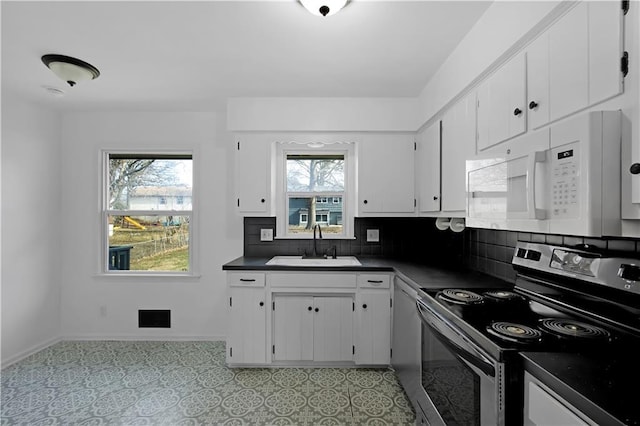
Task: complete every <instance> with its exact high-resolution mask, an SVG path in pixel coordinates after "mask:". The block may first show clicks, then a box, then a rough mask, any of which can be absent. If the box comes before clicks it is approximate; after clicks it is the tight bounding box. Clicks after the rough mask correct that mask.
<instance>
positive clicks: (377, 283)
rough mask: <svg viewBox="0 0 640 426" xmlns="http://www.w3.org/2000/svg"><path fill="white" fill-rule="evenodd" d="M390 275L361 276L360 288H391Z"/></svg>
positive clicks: (359, 280) (359, 276)
mask: <svg viewBox="0 0 640 426" xmlns="http://www.w3.org/2000/svg"><path fill="white" fill-rule="evenodd" d="M389 282H390V279H389V275H386V274H385V275H380V274H360V275H358V287H359V288H389Z"/></svg>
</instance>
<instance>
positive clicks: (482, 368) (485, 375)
mask: <svg viewBox="0 0 640 426" xmlns="http://www.w3.org/2000/svg"><path fill="white" fill-rule="evenodd" d="M417 307H418V312H419V313H420V317H421V319H422V371H421V389H420V394H419V395H418V398H417V401H418V405H419V408H420V409H421V410H422V413H418V416H419V417H420V416H421V415H422V416H423V417H424V418H425V420H426V424H429V425H461V426H463V425H492V426H494V425H504V424H505V413H504V405H503V403H504V398H503V395H502V392H503V390H504V376H503V374H504V368H503V366H502V364H500V363H499V362H498V361H496V360H493V359H492V358H491V357H490V356H489V355H488V354H486V352H485V351H483V350H482V349H481V348H480V347H478V346H477V345H475V344H474V343H473V342H471V340H469V338H468V337H466V336H465V334H463V333H462V331H460V330H459V329H458V328H457V327H456V326H455V325H454V324H452V323H451V322H450V321H449V320H447V319H446V318H444V317H443V316H442V315H440V314H439V313H437V312H436V311H435V310H434V309H433V308H432V307H431V306H429V304H428V302H425V301H423V300H421V299H418V302H417Z"/></svg>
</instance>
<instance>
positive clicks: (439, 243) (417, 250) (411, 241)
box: [244, 217, 464, 265]
mask: <svg viewBox="0 0 640 426" xmlns="http://www.w3.org/2000/svg"><path fill="white" fill-rule="evenodd" d="M262 228H271V229H273V230H274V233H275V229H276V220H275V218H273V217H247V218H245V220H244V255H245V256H258V257H271V256H275V255H298V254H303V253H304V251H305V250H306V251H307V252H310V251H311V250H312V248H313V242H312V240H309V239H305V240H299V239H275V240H273V241H260V229H262ZM367 229H377V230H378V231H379V241H377V242H367V238H366V236H367ZM354 231H355V238H354V239H349V240H332V239H330V238H324V239H322V240H319V241H318V250H319V251H321V252H325V251H326V250H328V249H330V248H331V247H332V246H336V250H337V254H338V255H339V256H379V257H390V258H396V259H397V258H402V259H407V260H414V261H418V262H425V263H430V262H433V263H438V264H449V265H455V264H457V265H459V264H460V262H462V259H463V248H464V236H463V233H457V234H456V233H454V232H452V231H439V230H438V229H437V228H436V227H435V219H433V218H356V219H355V229H354Z"/></svg>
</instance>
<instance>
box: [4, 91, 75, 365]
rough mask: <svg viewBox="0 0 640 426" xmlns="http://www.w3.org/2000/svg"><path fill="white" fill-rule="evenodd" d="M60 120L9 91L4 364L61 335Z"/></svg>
mask: <svg viewBox="0 0 640 426" xmlns="http://www.w3.org/2000/svg"><path fill="white" fill-rule="evenodd" d="M60 195H61V186H60V120H59V116H58V115H57V114H54V113H52V112H48V111H46V110H43V109H40V108H38V107H35V106H33V105H29V104H27V103H24V102H21V101H17V100H15V99H13V98H12V97H10V96H9V95H6V92H5V93H3V98H2V356H1V358H2V365H3V366H5V365H7V364H9V363H11V362H13V361H14V360H16V359H18V358H20V357H22V356H23V355H25V354H28V353H30V352H32V351H33V350H35V349H39V348H41V347H44V346H46V345H47V344H49V343H51V342H52V341H54V340H56V339H57V338H58V337H59V335H60V327H59V324H60V321H59V315H60V267H59V261H60V259H61V257H62V253H63V252H62V251H61V246H62V245H61V240H62V237H63V235H62V234H61V232H59V230H60V219H61V217H60Z"/></svg>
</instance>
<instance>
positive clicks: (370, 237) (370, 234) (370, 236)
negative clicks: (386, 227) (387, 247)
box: [367, 229, 380, 243]
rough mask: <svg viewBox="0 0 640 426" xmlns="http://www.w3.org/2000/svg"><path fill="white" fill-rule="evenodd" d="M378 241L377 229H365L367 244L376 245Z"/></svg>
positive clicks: (378, 232) (378, 233)
mask: <svg viewBox="0 0 640 426" xmlns="http://www.w3.org/2000/svg"><path fill="white" fill-rule="evenodd" d="M379 241H380V230H378V229H367V242H368V243H377V242H379Z"/></svg>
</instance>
